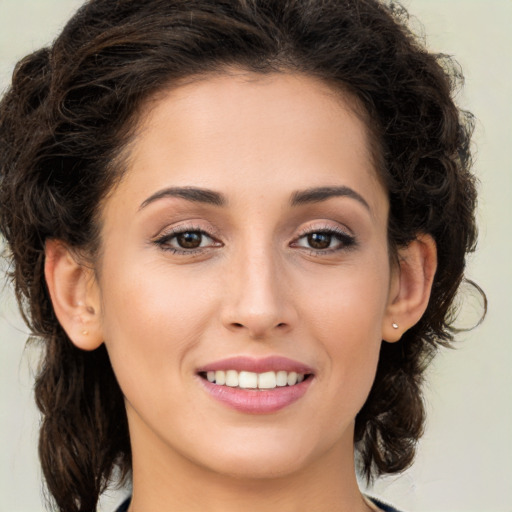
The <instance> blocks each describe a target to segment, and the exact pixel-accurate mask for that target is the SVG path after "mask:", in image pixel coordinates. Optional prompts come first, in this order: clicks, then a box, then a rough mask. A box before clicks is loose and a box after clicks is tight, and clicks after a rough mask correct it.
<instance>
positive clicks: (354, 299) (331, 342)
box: [297, 262, 389, 405]
mask: <svg viewBox="0 0 512 512" xmlns="http://www.w3.org/2000/svg"><path fill="white" fill-rule="evenodd" d="M308 288H309V293H307V294H306V293H305V291H304V290H303V291H302V292H300V291H299V292H298V293H297V295H298V296H307V298H308V300H307V302H305V303H304V305H303V308H302V313H303V314H302V317H303V318H304V319H305V325H306V326H307V328H308V329H310V334H311V336H312V338H314V339H317V340H319V341H320V343H321V344H322V346H323V349H324V351H325V353H326V355H327V358H326V359H327V361H328V366H329V369H328V371H327V372H326V374H327V375H328V376H329V378H330V385H332V386H333V389H332V392H333V393H336V392H342V393H343V395H344V396H346V394H347V392H349V394H351V395H352V396H357V397H359V398H358V400H359V401H360V402H361V405H362V402H364V400H365V399H366V395H367V393H368V392H369V390H370V388H371V385H372V383H373V380H374V377H375V371H376V367H377V363H378V358H379V352H380V346H381V343H382V322H383V318H384V314H385V312H386V307H387V302H388V290H389V267H387V266H386V265H383V264H382V263H377V262H376V263H375V264H372V265H361V266H358V265H354V266H351V267H350V268H348V267H347V268H345V269H343V271H340V272H339V275H338V276H331V277H330V278H329V279H326V280H325V282H322V281H321V280H319V279H317V280H316V286H314V287H313V286H312V285H311V283H310V285H309V286H308ZM334 388H337V389H334Z"/></svg>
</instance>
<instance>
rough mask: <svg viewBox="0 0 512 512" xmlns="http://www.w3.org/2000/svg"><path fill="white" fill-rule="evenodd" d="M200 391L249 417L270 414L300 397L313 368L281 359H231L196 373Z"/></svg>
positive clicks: (213, 364) (310, 379) (275, 357)
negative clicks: (250, 415) (200, 385)
mask: <svg viewBox="0 0 512 512" xmlns="http://www.w3.org/2000/svg"><path fill="white" fill-rule="evenodd" d="M197 375H198V377H199V380H200V382H201V383H202V384H203V386H202V387H203V389H204V390H205V391H206V392H207V393H208V394H209V395H210V396H211V397H212V398H213V399H215V400H216V401H218V402H221V403H222V404H223V405H225V406H228V407H229V408H231V409H235V410H237V411H239V412H242V413H249V414H269V413H274V412H277V411H279V410H281V409H284V408H287V407H288V406H289V405H291V404H293V403H294V402H297V401H298V400H299V399H300V398H301V397H303V396H304V395H305V394H306V393H307V391H308V389H309V388H310V384H311V382H312V381H313V380H314V376H315V375H314V371H313V369H312V368H310V367H308V366H306V365H304V364H302V363H299V362H297V361H293V360H291V359H288V358H284V357H280V356H272V357H266V358H263V359H254V358H250V357H233V358H229V359H224V360H222V361H217V362H215V363H212V364H209V365H207V366H205V367H202V368H199V369H198V371H197Z"/></svg>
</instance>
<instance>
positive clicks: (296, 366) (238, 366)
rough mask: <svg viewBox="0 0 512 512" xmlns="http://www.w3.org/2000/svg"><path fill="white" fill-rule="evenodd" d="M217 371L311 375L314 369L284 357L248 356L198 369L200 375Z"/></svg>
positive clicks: (227, 359)
mask: <svg viewBox="0 0 512 512" xmlns="http://www.w3.org/2000/svg"><path fill="white" fill-rule="evenodd" d="M217 370H236V371H238V372H241V371H246V372H254V373H264V372H270V371H275V372H277V371H280V370H281V371H287V372H297V373H301V374H311V373H313V369H312V368H311V367H310V366H308V365H306V364H304V363H301V362H300V361H294V360H293V359H289V358H287V357H282V356H269V357H263V358H254V357H247V356H236V357H228V358H226V359H220V360H219V361H214V362H212V363H209V364H207V365H204V366H201V367H200V368H198V370H197V371H198V373H202V372H212V371H213V372H214V371H217Z"/></svg>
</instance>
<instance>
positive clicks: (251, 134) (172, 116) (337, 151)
mask: <svg viewBox="0 0 512 512" xmlns="http://www.w3.org/2000/svg"><path fill="white" fill-rule="evenodd" d="M360 110H361V109H360V105H359V104H358V102H357V101H356V100H355V99H353V98H352V96H351V95H350V94H348V93H344V92H342V91H339V90H335V89H333V88H332V87H330V86H329V85H327V84H326V83H324V82H322V81H320V80H318V79H315V78H312V77H309V76H304V75H298V74H287V73H273V74H267V75H259V74H254V73H249V72H243V71H237V72H230V73H223V74H218V75H209V76H203V77H198V78H197V79H193V80H191V81H190V82H189V83H186V84H182V85H180V86H178V87H173V88H171V89H169V90H166V91H162V92H161V93H160V94H158V95H157V96H155V97H154V98H152V100H151V101H150V102H148V104H147V106H146V109H145V110H144V111H143V114H142V116H141V118H140V122H139V126H138V129H137V133H136V136H135V138H134V140H133V142H132V144H131V145H130V148H129V157H128V158H127V163H128V169H127V171H128V172H127V176H125V179H123V182H131V183H132V189H133V192H134V193H136V194H138V195H139V196H140V195H141V194H143V193H144V194H146V195H147V196H149V195H150V194H151V193H154V192H155V190H154V189H155V188H156V187H158V186H189V185H194V186H203V187H207V188H211V189H216V188H218V187H220V188H222V189H223V192H226V193H227V195H229V193H230V190H231V189H232V190H233V193H234V194H239V192H240V188H245V190H246V191H250V190H253V191H258V190H260V191H264V190H265V189H267V190H270V189H271V190H275V191H279V190H281V189H283V193H284V192H285V191H286V192H287V193H289V191H290V189H293V188H295V189H302V188H305V187H313V186H339V185H343V186H345V185H348V186H352V185H353V186H354V187H355V188H359V189H360V191H361V192H365V193H366V195H368V194H369V195H370V196H372V195H373V196H376V195H379V196H381V195H382V192H383V191H382V187H381V185H380V180H379V178H378V175H377V172H376V170H375V165H374V164H373V158H372V152H371V149H370V148H371V147H372V144H371V141H370V139H369V135H368V129H367V126H366V124H365V122H364V121H363V119H362V117H363V116H362V115H360V114H359V112H360ZM347 181H348V182H351V181H352V183H347ZM123 185H126V183H124V184H123ZM237 185H239V187H238V189H237V188H236V186H237ZM151 188H153V190H152V189H151ZM361 189H364V190H361ZM139 199H140V197H139ZM380 199H382V198H381V197H370V198H369V201H372V200H380ZM139 204H140V203H139Z"/></svg>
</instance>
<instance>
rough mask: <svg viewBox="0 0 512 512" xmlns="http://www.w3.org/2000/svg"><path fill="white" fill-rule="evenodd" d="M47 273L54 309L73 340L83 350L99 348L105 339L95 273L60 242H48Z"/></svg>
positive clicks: (46, 251)
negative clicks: (102, 330)
mask: <svg viewBox="0 0 512 512" xmlns="http://www.w3.org/2000/svg"><path fill="white" fill-rule="evenodd" d="M44 271H45V278H46V284H47V286H48V290H49V292H50V298H51V300H52V305H53V309H54V311H55V314H56V316H57V319H58V320H59V323H60V324H61V326H62V328H63V329H64V330H65V331H66V334H67V335H68V337H69V339H70V340H71V341H72V342H73V344H74V345H76V346H77V347H78V348H80V349H82V350H94V349H96V348H98V347H99V346H100V345H101V344H102V343H103V337H102V332H101V324H100V301H99V291H98V287H97V283H96V280H95V277H94V272H93V271H92V270H91V269H90V268H88V267H86V266H84V265H83V264H81V263H80V262H79V261H77V258H76V255H74V254H73V253H72V252H71V250H70V249H69V248H68V247H67V246H66V245H65V244H64V243H63V242H61V241H60V240H48V241H47V242H46V246H45V268H44Z"/></svg>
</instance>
